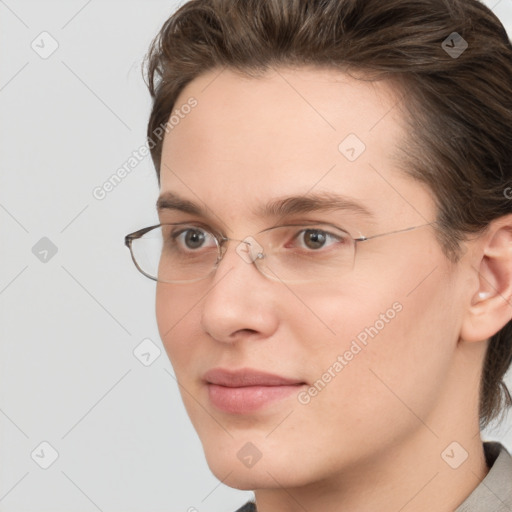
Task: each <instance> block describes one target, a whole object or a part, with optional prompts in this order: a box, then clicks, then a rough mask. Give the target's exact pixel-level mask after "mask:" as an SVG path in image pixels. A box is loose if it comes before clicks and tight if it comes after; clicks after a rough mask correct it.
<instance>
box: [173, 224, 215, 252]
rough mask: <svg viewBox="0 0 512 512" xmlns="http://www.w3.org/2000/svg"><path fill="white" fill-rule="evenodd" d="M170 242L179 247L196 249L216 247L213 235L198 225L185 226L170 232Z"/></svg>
mask: <svg viewBox="0 0 512 512" xmlns="http://www.w3.org/2000/svg"><path fill="white" fill-rule="evenodd" d="M171 243H172V244H173V245H176V246H178V248H179V249H185V250H191V251H194V250H197V249H203V248H212V247H216V246H217V244H216V241H215V237H214V236H213V235H212V234H211V233H209V232H208V231H205V230H203V229H200V228H198V227H186V228H182V229H180V230H178V231H174V232H172V233H171Z"/></svg>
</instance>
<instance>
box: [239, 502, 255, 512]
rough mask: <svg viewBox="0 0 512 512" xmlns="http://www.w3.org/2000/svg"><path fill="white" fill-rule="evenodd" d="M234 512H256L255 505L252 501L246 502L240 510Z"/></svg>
mask: <svg viewBox="0 0 512 512" xmlns="http://www.w3.org/2000/svg"><path fill="white" fill-rule="evenodd" d="M235 512H257V511H256V504H255V503H254V502H253V501H248V502H247V503H246V504H245V505H243V506H242V507H241V508H239V509H238V510H236V511H235Z"/></svg>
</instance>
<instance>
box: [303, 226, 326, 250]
mask: <svg viewBox="0 0 512 512" xmlns="http://www.w3.org/2000/svg"><path fill="white" fill-rule="evenodd" d="M303 233H304V234H303V240H304V244H305V245H306V247H308V249H321V248H322V247H323V246H324V245H325V243H326V241H327V237H328V235H327V233H325V232H324V231H319V230H317V229H308V230H306V231H304V232H303Z"/></svg>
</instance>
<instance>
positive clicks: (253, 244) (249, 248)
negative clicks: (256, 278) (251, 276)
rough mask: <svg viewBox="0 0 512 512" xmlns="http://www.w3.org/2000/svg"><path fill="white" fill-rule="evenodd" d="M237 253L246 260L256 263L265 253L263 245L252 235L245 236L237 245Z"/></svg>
mask: <svg viewBox="0 0 512 512" xmlns="http://www.w3.org/2000/svg"><path fill="white" fill-rule="evenodd" d="M236 253H237V254H238V255H239V256H240V257H241V258H242V259H243V260H244V261H245V262H246V263H254V262H255V261H256V260H259V259H262V258H263V257H264V256H265V255H264V253H263V247H262V246H261V245H260V244H259V243H258V241H257V240H256V239H254V238H253V237H252V236H248V237H247V238H244V239H243V240H242V241H241V242H240V243H239V244H238V245H237V247H236Z"/></svg>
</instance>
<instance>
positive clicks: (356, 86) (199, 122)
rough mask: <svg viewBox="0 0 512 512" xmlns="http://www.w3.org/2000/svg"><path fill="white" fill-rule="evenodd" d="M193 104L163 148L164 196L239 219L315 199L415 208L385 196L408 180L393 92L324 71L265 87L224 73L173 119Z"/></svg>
mask: <svg viewBox="0 0 512 512" xmlns="http://www.w3.org/2000/svg"><path fill="white" fill-rule="evenodd" d="M191 98H194V99H195V100H196V101H197V106H195V107H194V108H193V109H192V110H191V111H190V112H189V113H188V114H187V115H182V116H181V119H180V122H179V123H178V124H176V125H174V126H173V127H172V129H171V130H170V131H169V132H168V133H167V134H166V137H165V139H164V144H163V151H162V167H161V170H160V174H161V188H162V192H164V191H167V190H173V191H175V192H178V193H180V195H181V196H185V197H187V198H188V199H190V200H193V201H200V202H205V203H206V204H208V205H209V206H211V207H213V208H216V209H220V210H222V209H228V207H229V209H230V211H231V212H232V215H236V214H237V213H235V212H238V211H240V210H243V209H244V208H246V209H247V207H248V206H249V205H251V207H252V208H251V210H253V211H255V210H256V209H257V208H256V204H257V203H258V202H266V201H267V200H268V199H271V198H272V197H284V196H286V195H288V194H290V195H298V194H306V193H308V192H309V191H312V190H314V191H315V192H332V191H336V192H337V193H343V194H345V195H352V196H353V197H358V198H365V197H366V198H368V200H369V201H370V202H375V201H377V202H378V201H382V200H383V198H384V197H385V196H386V195H387V197H388V199H392V200H394V201H395V202H396V203H397V204H396V206H397V207H400V208H402V209H403V208H407V205H406V203H407V201H404V200H403V198H402V199H400V195H399V194H398V195H396V197H390V194H389V190H383V186H384V188H386V185H385V182H386V176H387V177H391V178H392V179H393V180H399V179H401V178H400V176H399V175H398V173H397V171H396V166H397V162H396V161H395V160H394V159H393V155H394V153H395V151H396V148H397V145H398V144H400V143H402V142H403V140H404V134H405V130H404V127H403V125H404V123H403V118H402V115H401V113H400V109H399V108H398V103H399V100H400V96H399V95H397V91H396V89H393V87H392V86H391V85H390V84H389V83H387V82H384V81H379V82H371V81H369V80H358V79H356V78H353V77H352V76H349V75H348V74H346V73H344V72H341V71H337V70H332V69H321V68H306V67H304V68H295V69H292V68H275V69H273V70H271V71H268V72H266V73H265V74H264V75H263V76H260V77H257V78H255V77H248V76H244V75H242V74H240V73H237V72H234V71H231V70H228V69H224V70H222V71H220V70H213V71H210V72H208V73H205V74H204V75H201V76H199V77H198V78H196V79H195V80H193V81H192V82H191V83H190V84H188V86H187V87H186V88H185V89H184V90H183V91H182V93H181V94H180V96H179V97H178V99H177V101H176V104H175V110H174V111H176V110H179V109H180V106H181V105H184V104H185V103H187V101H189V100H190V99H191ZM188 110H189V109H187V111H188ZM391 175H393V176H391ZM406 186H410V187H414V186H416V187H418V186H419V185H418V184H415V183H409V184H408V185H406ZM387 187H389V184H388V185H387ZM409 206H410V205H409Z"/></svg>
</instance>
